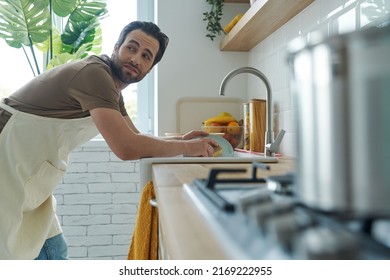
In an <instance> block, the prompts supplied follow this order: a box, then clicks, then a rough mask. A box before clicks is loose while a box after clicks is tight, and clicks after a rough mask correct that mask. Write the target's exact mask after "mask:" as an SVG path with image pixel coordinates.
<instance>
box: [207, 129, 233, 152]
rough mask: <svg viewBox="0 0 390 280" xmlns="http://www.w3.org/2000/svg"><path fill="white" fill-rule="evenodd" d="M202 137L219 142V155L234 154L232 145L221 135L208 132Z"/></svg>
mask: <svg viewBox="0 0 390 280" xmlns="http://www.w3.org/2000/svg"><path fill="white" fill-rule="evenodd" d="M203 138H212V139H214V140H215V141H216V142H217V143H218V144H219V146H220V147H221V148H222V155H221V157H233V156H234V149H233V147H232V145H230V143H229V142H228V141H227V140H226V139H225V138H223V137H222V136H219V135H215V134H209V135H207V136H204V137H203Z"/></svg>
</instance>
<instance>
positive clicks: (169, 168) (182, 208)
mask: <svg viewBox="0 0 390 280" xmlns="http://www.w3.org/2000/svg"><path fill="white" fill-rule="evenodd" d="M269 165H270V167H271V170H269V171H266V170H260V169H258V171H257V176H258V177H266V176H271V175H279V174H280V175H281V174H285V173H287V172H289V171H292V170H294V159H292V158H280V159H279V162H278V163H269ZM216 167H222V168H245V169H247V172H246V173H243V174H240V175H239V176H240V177H248V176H250V174H251V164H250V163H235V164H230V163H225V164H220V163H218V164H209V163H207V164H191V163H188V164H174V163H172V164H170V163H164V164H161V163H160V164H153V167H152V173H153V183H154V186H155V190H156V198H157V202H158V210H159V222H160V233H159V235H160V238H161V239H162V242H163V244H164V246H163V247H164V255H165V256H164V257H165V258H168V259H178V260H180V259H182V260H202V259H203V260H204V259H208V260H212V259H214V260H216V259H218V260H223V259H234V258H235V257H232V256H229V254H228V250H227V249H226V248H227V244H226V241H224V240H221V238H220V236H218V235H217V234H216V233H217V232H216V231H215V226H214V225H213V223H212V221H211V220H210V219H208V218H207V215H206V214H205V213H204V212H202V211H201V210H200V209H199V208H198V207H197V206H196V205H195V203H194V202H193V200H192V199H191V198H190V196H189V195H188V193H187V192H186V190H185V189H184V187H183V185H184V184H186V183H187V184H190V183H191V182H192V181H193V180H194V179H195V178H207V177H208V173H209V170H210V169H211V168H216ZM221 176H223V177H227V176H232V175H225V174H222V175H221ZM234 176H236V177H237V176H238V175H237V174H235V175H234ZM160 242H161V240H160Z"/></svg>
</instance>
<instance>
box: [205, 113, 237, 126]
mask: <svg viewBox="0 0 390 280" xmlns="http://www.w3.org/2000/svg"><path fill="white" fill-rule="evenodd" d="M232 121H236V119H235V118H234V117H233V116H232V115H231V114H229V113H227V112H222V113H220V114H219V115H218V116H216V117H212V118H209V119H207V120H205V121H203V124H204V126H210V125H211V124H212V123H219V124H221V125H225V124H228V123H229V122H232Z"/></svg>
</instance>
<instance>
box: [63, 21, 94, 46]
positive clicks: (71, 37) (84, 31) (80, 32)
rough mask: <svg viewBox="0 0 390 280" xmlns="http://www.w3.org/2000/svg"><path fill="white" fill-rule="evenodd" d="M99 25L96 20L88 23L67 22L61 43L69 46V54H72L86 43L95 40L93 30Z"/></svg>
mask: <svg viewBox="0 0 390 280" xmlns="http://www.w3.org/2000/svg"><path fill="white" fill-rule="evenodd" d="M98 25H99V21H98V20H97V19H92V20H90V21H81V22H75V21H69V22H68V24H67V25H66V27H65V30H64V33H63V34H62V35H61V39H62V42H63V43H64V44H66V45H69V46H71V51H70V53H74V52H76V51H77V50H78V48H79V47H80V46H81V45H83V44H87V43H91V42H92V41H93V40H94V38H95V28H97V27H98Z"/></svg>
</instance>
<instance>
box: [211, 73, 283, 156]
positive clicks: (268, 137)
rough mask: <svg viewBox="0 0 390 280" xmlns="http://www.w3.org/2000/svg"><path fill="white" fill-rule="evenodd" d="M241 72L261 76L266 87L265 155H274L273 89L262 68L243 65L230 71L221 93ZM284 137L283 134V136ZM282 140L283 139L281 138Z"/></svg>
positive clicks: (222, 85)
mask: <svg viewBox="0 0 390 280" xmlns="http://www.w3.org/2000/svg"><path fill="white" fill-rule="evenodd" d="M241 73H248V74H253V75H255V76H256V77H258V78H260V79H261V80H262V81H263V82H264V84H265V87H266V90H267V107H266V108H267V119H266V132H265V147H264V155H265V156H273V154H274V151H271V150H270V149H269V147H270V145H271V144H272V142H273V141H274V133H273V125H272V91H271V84H270V82H269V80H268V78H267V77H266V76H265V75H264V73H263V72H261V71H260V70H258V69H256V68H253V67H241V68H238V69H236V70H233V71H231V72H229V73H228V74H227V75H226V76H225V77H224V78H223V80H222V83H221V86H220V88H219V95H225V88H226V85H227V83H228V82H229V81H230V80H231V79H232V78H233V77H234V76H236V75H238V74H241ZM282 137H283V136H282ZM280 141H281V139H280Z"/></svg>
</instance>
